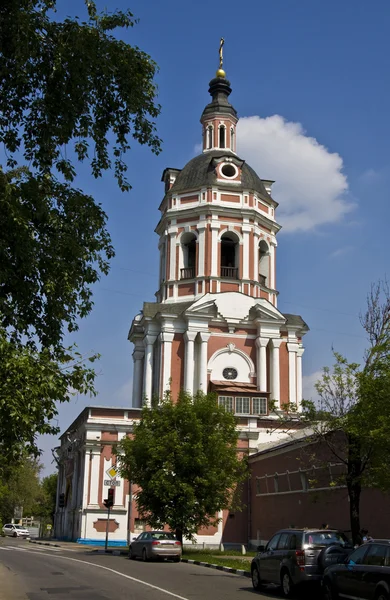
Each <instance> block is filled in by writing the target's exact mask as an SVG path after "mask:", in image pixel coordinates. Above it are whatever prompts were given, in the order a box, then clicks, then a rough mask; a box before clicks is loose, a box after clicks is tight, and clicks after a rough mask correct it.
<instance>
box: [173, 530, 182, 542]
mask: <svg viewBox="0 0 390 600" xmlns="http://www.w3.org/2000/svg"><path fill="white" fill-rule="evenodd" d="M175 534H176V539H178V540H179V542H180V543H181V545H183V530H182V529H181V528H180V527H176V531H175Z"/></svg>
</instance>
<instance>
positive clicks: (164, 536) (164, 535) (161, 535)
mask: <svg viewBox="0 0 390 600" xmlns="http://www.w3.org/2000/svg"><path fill="white" fill-rule="evenodd" d="M152 537H153V539H154V540H175V539H176V538H175V536H174V535H173V533H169V531H153V532H152Z"/></svg>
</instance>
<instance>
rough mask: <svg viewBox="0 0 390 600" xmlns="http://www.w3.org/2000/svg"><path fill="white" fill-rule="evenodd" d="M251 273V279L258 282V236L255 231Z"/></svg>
mask: <svg viewBox="0 0 390 600" xmlns="http://www.w3.org/2000/svg"><path fill="white" fill-rule="evenodd" d="M253 240H254V241H253V273H252V279H253V280H254V281H259V234H258V233H257V232H256V231H255V232H254V235H253Z"/></svg>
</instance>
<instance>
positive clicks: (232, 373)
mask: <svg viewBox="0 0 390 600" xmlns="http://www.w3.org/2000/svg"><path fill="white" fill-rule="evenodd" d="M222 375H223V377H224V378H225V379H237V375H238V372H237V369H235V368H234V367H226V369H224V370H223V371H222Z"/></svg>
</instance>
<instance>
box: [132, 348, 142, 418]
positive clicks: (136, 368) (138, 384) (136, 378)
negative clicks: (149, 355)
mask: <svg viewBox="0 0 390 600" xmlns="http://www.w3.org/2000/svg"><path fill="white" fill-rule="evenodd" d="M141 345H142V347H141ZM144 355H145V350H144V348H143V343H142V342H138V343H136V345H135V349H134V352H133V397H132V401H131V404H132V406H133V408H140V407H141V406H142V374H143V364H142V361H143V358H144Z"/></svg>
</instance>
